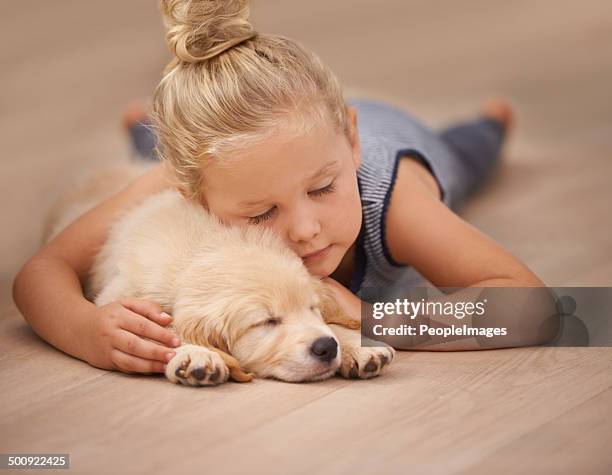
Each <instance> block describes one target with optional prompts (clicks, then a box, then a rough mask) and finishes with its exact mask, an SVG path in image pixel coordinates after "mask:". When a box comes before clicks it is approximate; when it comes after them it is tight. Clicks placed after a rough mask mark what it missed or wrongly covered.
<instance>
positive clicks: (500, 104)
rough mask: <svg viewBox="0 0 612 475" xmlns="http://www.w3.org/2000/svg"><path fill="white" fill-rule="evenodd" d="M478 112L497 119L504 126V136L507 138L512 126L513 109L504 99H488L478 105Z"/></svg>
mask: <svg viewBox="0 0 612 475" xmlns="http://www.w3.org/2000/svg"><path fill="white" fill-rule="evenodd" d="M480 113H481V114H482V115H483V116H484V117H488V118H491V119H494V120H496V121H498V122H499V123H500V124H501V125H502V127H503V128H504V136H505V137H506V138H508V136H509V135H510V133H511V132H512V129H513V128H514V110H513V109H512V106H511V105H510V103H509V102H508V101H507V100H506V99H502V98H499V99H497V98H495V99H488V100H486V101H485V102H483V103H482V105H481V106H480Z"/></svg>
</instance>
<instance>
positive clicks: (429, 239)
mask: <svg viewBox="0 0 612 475" xmlns="http://www.w3.org/2000/svg"><path fill="white" fill-rule="evenodd" d="M161 9H162V14H163V16H164V19H165V21H166V25H167V27H168V33H167V41H168V44H169V46H170V48H171V50H172V51H173V52H174V53H175V55H176V57H175V58H174V60H173V61H172V62H171V63H170V64H169V65H168V66H167V68H166V70H165V72H164V77H163V79H162V80H161V82H160V84H159V86H158V87H157V89H156V91H155V94H154V99H153V111H152V120H153V124H154V128H155V130H156V132H157V134H156V135H157V138H158V140H159V147H158V153H159V155H160V156H161V157H162V159H163V165H160V166H157V167H155V168H154V169H152V170H151V171H149V172H148V173H146V174H145V175H143V176H142V177H141V178H139V179H137V180H136V181H134V182H133V183H132V184H131V185H129V186H128V187H127V188H126V189H124V190H123V191H121V192H120V193H118V194H117V195H115V196H114V197H112V198H110V199H108V200H107V201H105V202H103V203H102V204H100V205H99V206H97V207H96V208H94V209H93V210H91V211H89V212H88V213H86V214H84V215H83V216H81V217H80V218H79V219H77V220H76V221H75V222H74V223H72V224H71V225H70V226H68V227H67V228H66V229H65V230H64V231H63V232H62V233H61V234H59V235H58V236H57V237H56V238H55V239H53V240H52V241H51V242H49V243H48V244H46V245H45V246H43V247H42V248H41V249H40V250H39V251H38V253H37V254H36V255H35V256H33V257H32V258H31V259H30V260H29V261H28V262H27V263H26V264H25V265H24V267H23V268H22V269H21V271H20V272H19V274H18V276H17V277H16V279H15V282H14V299H15V302H16V303H17V305H18V307H19V309H20V310H21V312H22V313H23V315H24V317H25V318H26V319H27V321H28V322H29V323H30V325H31V326H32V328H33V329H34V330H35V331H36V332H37V333H38V334H39V335H40V336H41V337H42V338H44V339H45V340H47V341H48V342H50V343H51V344H52V345H54V346H56V347H57V348H59V349H61V350H63V351H65V352H67V353H69V354H71V355H73V356H76V357H77V358H80V359H82V360H85V361H87V362H88V363H90V364H91V365H94V366H96V367H99V368H105V369H113V370H120V371H124V372H137V373H151V372H163V371H164V365H165V363H166V362H167V361H168V360H169V359H171V358H172V356H173V352H172V348H173V347H176V346H178V345H179V343H180V342H179V341H178V339H177V338H176V336H175V335H174V334H173V333H172V331H171V330H170V329H168V328H166V327H167V325H168V324H169V323H170V322H171V321H172V317H171V316H169V315H167V314H164V313H160V307H159V306H158V305H156V304H155V303H152V302H147V301H141V300H122V301H119V302H114V303H112V304H109V305H106V306H104V307H101V308H97V307H95V306H94V305H93V304H92V303H90V302H88V301H87V300H86V299H85V298H84V297H83V291H82V286H83V285H84V283H85V282H86V279H87V274H88V270H89V268H90V266H91V264H92V260H93V258H94V256H95V254H96V251H97V250H98V249H99V248H100V246H101V245H102V243H103V242H104V240H105V239H106V237H107V235H108V232H109V227H110V226H111V224H112V223H113V221H114V220H115V219H116V218H117V217H118V216H119V215H120V214H121V213H123V212H125V210H126V209H127V208H129V207H132V206H134V205H136V204H137V203H139V202H140V201H142V200H143V199H144V198H146V197H147V196H149V195H151V194H153V193H156V192H159V191H161V190H163V189H165V188H168V187H172V186H176V187H177V188H178V189H179V190H180V191H181V192H182V193H183V195H184V196H185V198H186V199H189V200H193V201H195V202H197V203H199V204H201V205H202V207H203V208H205V209H207V210H209V211H210V212H212V213H214V214H216V215H217V216H219V217H220V218H221V219H222V220H223V221H225V222H227V223H230V224H234V225H237V226H266V227H269V228H271V229H272V230H274V232H276V233H278V235H279V236H280V237H282V239H283V240H284V241H285V242H286V244H287V246H288V247H289V248H290V249H292V250H293V251H294V252H295V253H296V254H298V255H299V256H300V257H301V258H302V259H303V262H304V265H305V266H306V267H307V269H308V270H309V271H310V272H311V273H312V274H313V275H316V276H319V277H321V278H322V279H324V281H325V282H326V283H327V284H328V285H329V286H330V287H331V288H332V289H333V291H334V292H335V294H336V297H337V299H338V300H339V302H340V303H341V305H343V306H344V308H345V310H346V311H347V312H349V313H350V314H351V315H353V316H354V317H355V318H359V315H360V313H359V312H360V303H361V301H360V299H359V294H360V289H361V288H362V287H366V286H378V287H381V286H388V285H391V284H393V283H395V282H397V281H398V280H399V279H400V278H401V279H402V280H406V281H410V282H414V283H418V282H419V279H421V282H422V279H423V278H425V279H427V280H428V281H429V282H431V283H432V284H434V285H435V286H436V287H470V286H474V287H487V286H507V287H531V286H542V285H543V284H542V282H541V281H540V279H538V277H537V276H536V275H534V274H533V273H532V272H531V271H530V270H529V269H528V268H527V267H526V266H525V265H524V264H522V263H521V262H519V261H518V260H517V259H516V258H515V257H513V256H512V255H511V254H510V253H509V252H507V251H506V250H504V249H503V248H501V247H500V246H499V245H497V244H496V243H495V242H494V241H493V240H491V239H490V238H488V237H487V236H485V235H484V234H483V233H481V232H479V231H478V230H477V229H475V228H474V227H473V226H471V225H469V224H468V223H466V222H464V221H462V220H461V219H460V218H459V217H458V216H457V215H456V214H454V213H453V210H456V209H457V208H458V207H459V206H460V205H461V203H463V202H464V200H465V199H466V197H467V196H469V195H471V194H472V193H473V192H474V190H476V189H477V188H478V187H479V186H480V184H481V183H483V182H484V180H485V179H486V178H487V177H488V176H489V175H490V173H491V171H492V170H493V169H494V167H495V165H496V163H497V160H498V157H499V153H500V148H501V146H502V143H503V141H504V137H505V136H506V135H507V133H508V129H509V126H510V122H511V111H510V108H509V107H508V106H507V104H506V103H505V102H503V101H493V102H490V103H488V104H487V105H485V107H483V110H482V116H481V117H480V118H478V119H476V120H474V121H470V122H467V123H464V124H460V125H458V126H456V127H453V128H451V129H448V130H445V131H443V132H442V133H439V134H437V133H434V132H432V131H430V130H428V129H426V128H425V127H423V126H422V125H421V124H419V123H418V122H417V121H416V120H415V119H414V118H412V117H411V116H409V115H407V114H406V113H404V112H401V111H399V110H397V109H395V108H393V107H390V106H388V105H385V104H382V103H379V102H374V101H366V100H352V101H349V102H348V104H347V103H345V101H344V99H343V96H342V92H341V89H340V86H339V84H338V81H337V80H336V78H335V76H334V75H333V74H332V72H331V71H329V70H328V69H327V68H326V67H325V66H324V65H323V64H322V63H321V61H320V60H319V59H318V58H317V57H316V56H315V55H314V54H312V53H311V52H309V51H307V50H305V49H304V48H303V47H301V46H300V45H299V44H297V43H296V42H294V41H292V40H289V39H287V38H283V37H279V36H272V35H266V34H259V33H257V32H256V31H254V30H253V28H252V26H251V25H250V23H249V22H248V4H247V1H246V0H240V1H238V0H234V1H230V0H228V1H217V0H193V1H186V0H162V1H161ZM453 349H456V347H455V348H453ZM463 349H470V346H469V345H464V346H463Z"/></svg>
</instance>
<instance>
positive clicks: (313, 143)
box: [205, 126, 349, 196]
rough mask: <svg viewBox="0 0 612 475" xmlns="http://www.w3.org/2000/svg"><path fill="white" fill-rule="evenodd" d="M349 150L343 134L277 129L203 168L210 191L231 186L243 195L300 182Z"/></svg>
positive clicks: (325, 128) (330, 165) (329, 130)
mask: <svg viewBox="0 0 612 475" xmlns="http://www.w3.org/2000/svg"><path fill="white" fill-rule="evenodd" d="M348 153H349V148H348V143H347V141H346V138H345V136H344V134H341V133H339V132H338V131H337V130H335V129H334V128H333V127H329V126H320V127H314V128H312V129H311V130H309V131H308V132H306V133H304V134H298V135H296V134H283V133H279V134H278V135H276V136H272V137H269V138H267V139H266V140H263V141H261V142H258V143H255V144H252V145H250V146H248V147H245V148H244V149H239V150H237V151H235V152H234V153H232V154H231V155H229V156H227V157H225V158H224V159H220V160H219V162H218V163H215V162H213V163H211V164H210V165H209V166H208V167H207V168H206V172H205V176H206V178H205V181H206V183H207V188H208V189H209V190H210V191H221V188H223V189H228V187H229V188H232V191H233V193H234V194H236V195H241V196H242V195H245V194H249V193H251V192H253V191H261V190H262V189H263V190H265V189H266V188H267V187H269V188H275V187H279V186H281V187H283V186H284V187H291V186H303V184H304V183H303V182H304V181H305V180H308V179H311V178H313V175H314V174H316V173H317V172H320V170H321V169H322V168H326V169H331V168H333V164H339V163H340V162H341V161H342V160H343V159H344V157H345V156H346V155H347V154H348Z"/></svg>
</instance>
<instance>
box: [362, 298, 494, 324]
mask: <svg viewBox="0 0 612 475" xmlns="http://www.w3.org/2000/svg"><path fill="white" fill-rule="evenodd" d="M486 302H487V299H484V300H480V301H477V302H428V301H426V300H425V299H421V300H420V301H416V302H415V301H411V300H408V299H396V300H395V302H375V303H374V304H373V309H372V310H373V312H372V317H374V318H375V319H377V320H380V319H381V318H383V317H386V316H405V317H408V318H410V319H411V320H414V319H415V318H416V317H417V316H419V315H421V316H435V315H447V316H452V317H455V318H456V319H458V320H461V319H463V318H465V317H468V316H473V315H478V316H480V315H484V313H485V303H486Z"/></svg>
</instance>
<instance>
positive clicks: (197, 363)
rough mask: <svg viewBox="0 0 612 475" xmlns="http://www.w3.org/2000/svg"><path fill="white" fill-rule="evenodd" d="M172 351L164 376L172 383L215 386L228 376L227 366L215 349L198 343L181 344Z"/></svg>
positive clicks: (224, 380)
mask: <svg viewBox="0 0 612 475" xmlns="http://www.w3.org/2000/svg"><path fill="white" fill-rule="evenodd" d="M174 351H175V352H176V355H175V356H174V358H172V359H171V360H170V362H169V363H168V365H167V366H166V377H167V378H168V379H169V380H170V381H172V382H173V383H182V384H185V385H187V386H216V385H217V384H221V383H224V382H226V381H227V379H228V378H229V375H230V371H229V368H228V367H227V365H226V364H225V363H224V362H223V359H222V358H221V356H219V354H218V353H217V352H215V351H212V350H209V349H208V348H205V347H203V346H198V345H182V346H179V347H178V348H175V349H174Z"/></svg>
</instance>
